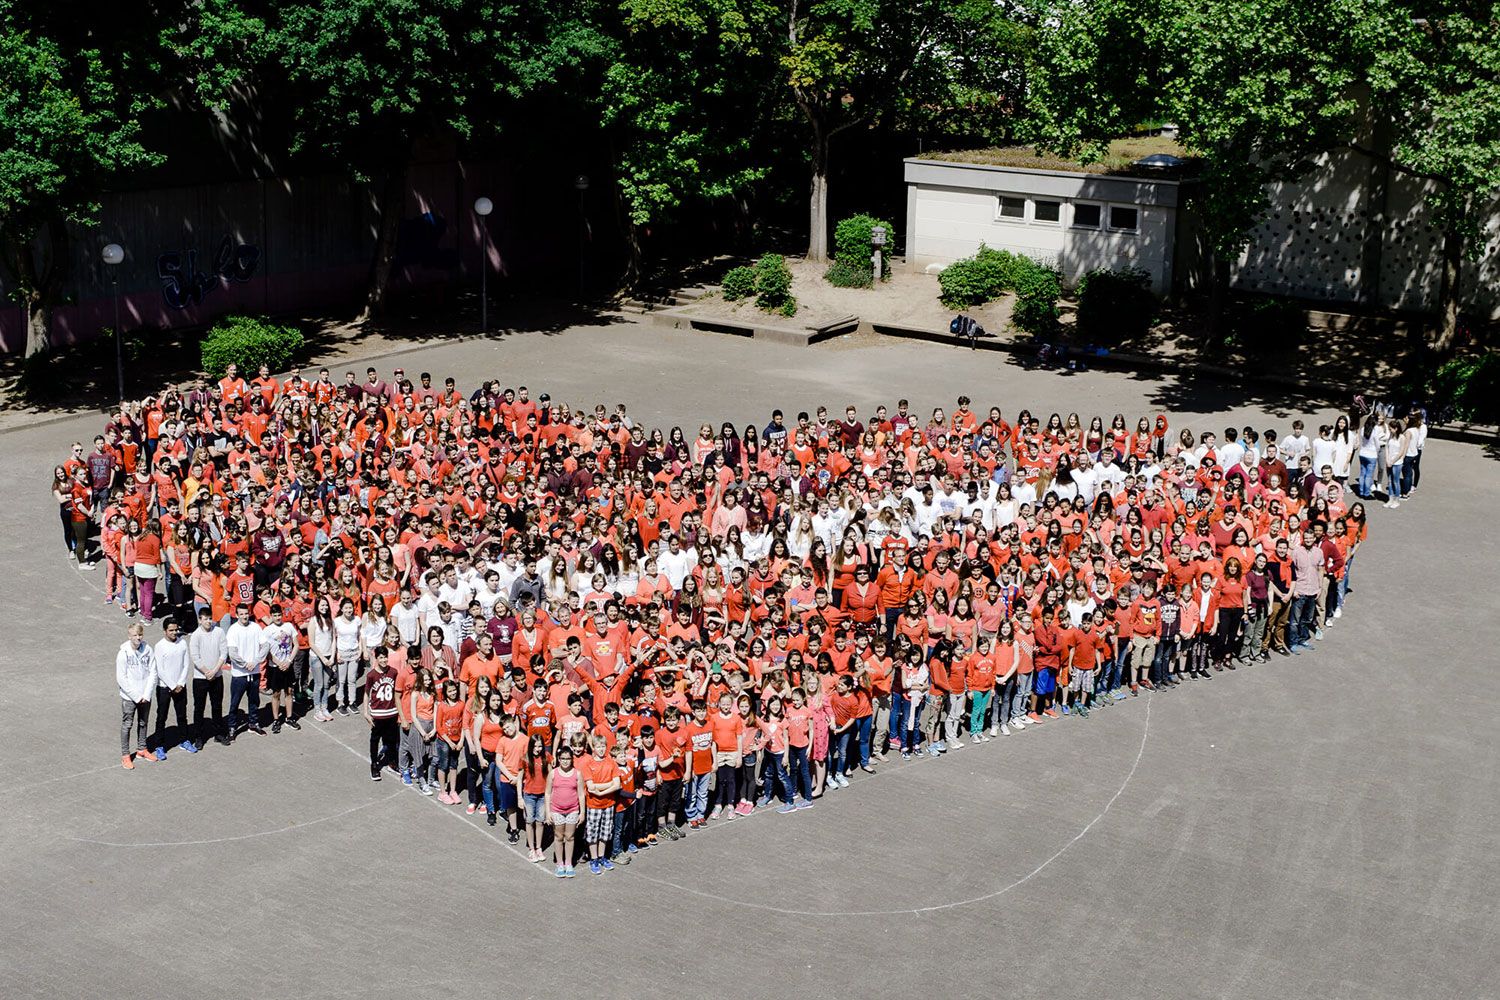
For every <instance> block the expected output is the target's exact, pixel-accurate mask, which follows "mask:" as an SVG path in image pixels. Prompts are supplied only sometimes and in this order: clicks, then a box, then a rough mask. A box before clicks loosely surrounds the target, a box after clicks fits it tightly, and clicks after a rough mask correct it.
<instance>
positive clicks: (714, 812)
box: [708, 806, 724, 819]
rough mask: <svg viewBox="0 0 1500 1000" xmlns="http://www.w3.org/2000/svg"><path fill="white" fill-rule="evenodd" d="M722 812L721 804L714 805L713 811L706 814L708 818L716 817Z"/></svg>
mask: <svg viewBox="0 0 1500 1000" xmlns="http://www.w3.org/2000/svg"><path fill="white" fill-rule="evenodd" d="M723 814H724V807H723V806H714V811H713V812H711V813H709V814H708V818H709V819H718V818H719V817H720V816H722V815H723Z"/></svg>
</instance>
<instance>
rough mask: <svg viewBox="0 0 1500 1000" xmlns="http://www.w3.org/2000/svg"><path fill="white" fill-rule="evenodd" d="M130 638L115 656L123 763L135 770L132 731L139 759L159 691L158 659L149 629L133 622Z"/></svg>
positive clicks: (143, 750)
mask: <svg viewBox="0 0 1500 1000" xmlns="http://www.w3.org/2000/svg"><path fill="white" fill-rule="evenodd" d="M125 634H126V639H125V641H124V642H122V643H121V644H120V651H119V652H118V653H117V654H115V683H116V684H117V686H118V687H119V689H120V764H121V766H122V767H124V768H125V769H126V770H131V769H133V768H134V767H135V764H134V762H133V758H132V756H131V750H130V730H131V727H132V725H133V726H134V728H135V731H136V732H135V756H136V757H139V758H140V759H142V760H146V759H154V758H148V755H147V753H146V723H147V721H148V718H149V716H150V714H151V696H152V694H154V693H155V691H156V659H155V657H154V656H153V655H152V652H151V647H150V646H148V645H146V626H145V625H143V624H141V623H140V622H131V623H130V627H129V628H127V629H126V630H125Z"/></svg>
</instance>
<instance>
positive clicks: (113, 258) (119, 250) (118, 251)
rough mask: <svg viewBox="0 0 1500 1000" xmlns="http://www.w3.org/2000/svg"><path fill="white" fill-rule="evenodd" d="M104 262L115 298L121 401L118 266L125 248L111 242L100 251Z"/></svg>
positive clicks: (122, 359) (122, 362)
mask: <svg viewBox="0 0 1500 1000" xmlns="http://www.w3.org/2000/svg"><path fill="white" fill-rule="evenodd" d="M99 256H100V258H101V259H103V261H104V263H106V264H108V265H109V287H110V292H111V294H112V296H113V298H114V300H115V381H116V383H117V384H118V387H119V390H120V402H122V403H123V402H125V349H124V346H123V338H122V337H121V335H120V279H119V272H118V270H117V268H118V267H119V264H120V262H121V261H123V260H124V259H125V248H124V247H122V246H120V244H118V243H111V244H109V245H108V246H106V247H105V248H104V249H103V250H101V251H100V252H99Z"/></svg>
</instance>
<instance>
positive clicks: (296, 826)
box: [63, 788, 401, 847]
mask: <svg viewBox="0 0 1500 1000" xmlns="http://www.w3.org/2000/svg"><path fill="white" fill-rule="evenodd" d="M400 794H401V790H400V789H399V788H398V789H396V790H395V791H393V792H391V794H389V795H386V796H384V797H382V798H378V799H375V800H373V801H371V802H361V803H360V804H359V805H357V806H350V807H349V808H348V809H345V810H343V811H341V812H336V813H333V814H332V815H329V816H321V817H319V818H318V819H309V820H304V821H303V822H301V823H289V824H287V825H286V826H279V827H277V828H276V829H274V830H259V831H257V832H255V833H242V834H238V835H237V836H233V837H210V838H207V839H205V840H157V841H151V842H147V843H139V842H126V841H116V840H93V839H90V838H88V837H69V836H67V835H66V834H64V835H63V839H64V840H71V841H74V842H76V843H79V844H94V845H97V846H99V847H198V846H200V845H203V844H232V843H234V842H235V841H239V840H255V839H256V838H258V837H270V836H274V835H275V834H278V833H290V832H292V831H293V830H301V829H303V828H304V827H309V826H317V825H318V824H319V823H328V822H331V821H332V820H336V819H341V818H343V817H344V816H348V815H349V814H351V813H357V812H359V811H360V810H361V809H368V808H370V807H371V806H378V805H380V804H381V803H382V802H389V801H390V800H391V799H393V798H395V797H396V796H397V795H400Z"/></svg>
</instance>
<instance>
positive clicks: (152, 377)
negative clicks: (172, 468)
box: [0, 294, 628, 418]
mask: <svg viewBox="0 0 1500 1000" xmlns="http://www.w3.org/2000/svg"><path fill="white" fill-rule="evenodd" d="M276 319H277V321H278V322H281V323H285V324H286V325H288V326H296V327H298V328H299V329H301V330H302V332H303V334H304V336H305V337H306V346H305V348H304V349H303V351H302V352H301V354H300V356H299V357H298V359H297V362H298V363H297V367H298V368H309V367H311V368H317V367H319V366H322V365H324V364H329V365H332V364H334V363H335V362H336V361H337V360H338V359H339V358H343V357H349V356H351V355H359V354H370V355H378V354H381V353H386V352H390V351H399V350H404V349H406V348H408V347H414V346H420V345H424V344H432V345H438V344H444V343H452V342H455V341H459V340H474V339H481V338H482V339H488V340H495V341H502V340H508V339H510V338H512V337H517V336H523V335H539V336H544V337H547V336H555V335H557V334H559V333H562V332H563V331H565V330H568V329H572V328H576V327H607V326H611V325H613V324H616V323H622V322H628V320H625V319H623V318H621V317H620V316H618V315H616V314H614V313H613V312H611V311H610V306H609V304H607V303H586V304H579V303H572V302H563V301H558V300H547V299H538V298H524V299H523V298H504V299H495V300H493V301H491V303H490V308H489V317H488V320H489V324H488V326H489V329H488V330H486V331H483V332H482V331H481V330H480V322H479V296H478V295H474V294H470V295H465V296H458V297H456V298H451V299H449V300H447V301H445V302H440V303H437V304H436V307H434V304H433V303H432V302H431V301H423V300H420V299H407V300H398V301H397V302H395V303H393V305H392V308H391V309H390V310H389V312H388V314H387V315H386V316H385V317H383V318H382V319H381V320H379V321H377V322H371V323H359V322H358V321H357V320H356V315H355V312H354V311H353V310H352V309H351V310H349V311H347V312H345V313H343V314H341V315H339V314H335V315H332V316H330V315H327V314H324V315H320V316H311V315H308V316H280V317H276ZM206 332H207V327H193V328H185V329H180V330H134V331H131V330H127V331H126V334H125V344H124V345H123V346H124V348H125V354H126V360H125V365H124V367H125V395H126V398H129V399H139V398H142V397H144V396H145V395H148V394H150V393H154V392H157V391H159V390H160V389H161V388H162V387H163V386H166V385H172V384H180V383H182V382H185V381H188V380H191V379H192V378H194V377H195V376H196V375H197V374H198V373H199V371H200V365H201V353H200V347H201V344H202V342H203V338H204V335H205V334H206ZM23 365H24V358H23V357H22V356H21V355H19V354H10V355H5V356H3V357H0V412H11V413H20V412H27V413H31V414H33V415H35V416H37V417H39V418H45V417H49V416H57V415H64V414H71V413H86V412H95V411H98V410H100V409H107V408H109V407H112V406H114V405H115V404H116V402H117V401H118V398H119V397H118V393H119V390H118V388H117V377H116V366H115V343H114V340H113V338H101V339H98V340H92V341H87V342H85V343H82V344H77V345H73V346H70V347H67V348H63V349H62V350H60V351H58V352H57V355H56V363H55V364H54V366H53V375H54V378H55V384H53V385H52V386H50V388H49V391H48V399H47V400H46V401H38V400H36V399H32V398H28V397H27V396H26V395H25V394H24V393H22V392H20V391H19V390H18V388H17V382H18V380H19V378H20V376H21V373H22V369H23ZM251 374H253V373H251Z"/></svg>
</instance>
